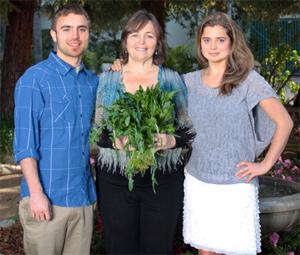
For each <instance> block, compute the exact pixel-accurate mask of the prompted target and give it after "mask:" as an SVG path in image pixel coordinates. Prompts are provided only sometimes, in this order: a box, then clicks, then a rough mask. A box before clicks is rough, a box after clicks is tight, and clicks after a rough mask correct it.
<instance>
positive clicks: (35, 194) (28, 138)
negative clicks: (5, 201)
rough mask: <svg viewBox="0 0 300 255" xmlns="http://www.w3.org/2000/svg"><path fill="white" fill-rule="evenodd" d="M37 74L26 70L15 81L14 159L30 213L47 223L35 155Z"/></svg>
mask: <svg viewBox="0 0 300 255" xmlns="http://www.w3.org/2000/svg"><path fill="white" fill-rule="evenodd" d="M37 76H38V75H37V74H36V73H35V72H34V71H32V70H31V71H27V72H26V73H25V74H24V75H22V77H21V78H20V79H19V80H18V82H17V85H16V90H15V112H14V124H15V132H14V156H15V160H16V162H18V163H20V165H21V168H22V172H23V174H24V177H25V179H26V182H27V184H28V188H29V195H30V209H31V214H32V216H33V217H34V218H36V219H37V220H49V219H50V218H51V215H50V203H49V200H48V198H47V197H46V196H45V194H44V192H43V188H42V185H41V182H40V179H39V174H38V167H37V161H38V160H39V158H40V155H39V150H38V148H39V137H40V129H39V118H40V116H41V115H42V112H43V109H44V102H43V97H42V94H41V92H40V89H39V86H38V82H37Z"/></svg>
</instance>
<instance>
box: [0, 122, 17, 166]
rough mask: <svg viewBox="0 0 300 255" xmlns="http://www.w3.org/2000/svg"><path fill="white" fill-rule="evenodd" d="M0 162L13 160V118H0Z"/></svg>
mask: <svg viewBox="0 0 300 255" xmlns="http://www.w3.org/2000/svg"><path fill="white" fill-rule="evenodd" d="M0 121H1V122H0V123H1V128H0V140H1V143H0V162H1V163H7V162H11V161H13V156H12V155H13V139H14V123H13V119H6V118H3V117H2V118H1V119H0Z"/></svg>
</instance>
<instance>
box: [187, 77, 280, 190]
mask: <svg viewBox="0 0 300 255" xmlns="http://www.w3.org/2000/svg"><path fill="white" fill-rule="evenodd" d="M201 73H202V71H196V72H192V73H188V74H186V75H184V80H185V83H186V85H187V88H188V92H189V93H188V94H189V96H188V102H189V115H190V117H191V119H192V121H193V124H194V127H195V129H196V131H197V136H196V138H195V140H194V143H193V152H192V156H191V159H190V161H189V163H188V165H187V167H186V168H187V171H188V173H189V174H191V175H192V176H194V177H196V178H198V179H199V180H201V181H204V182H208V183H215V184H234V183H240V182H244V180H242V181H241V180H239V179H238V178H237V177H236V176H235V173H236V171H237V168H236V165H237V164H238V163H239V162H241V161H254V160H255V157H256V156H258V155H259V154H260V153H261V152H262V151H263V150H264V149H265V148H266V146H267V145H268V144H269V143H270V141H271V139H272V136H273V134H274V131H275V124H274V123H273V122H272V121H271V120H270V119H269V117H268V116H267V115H266V114H265V113H264V112H263V111H262V109H261V108H260V107H259V106H258V104H259V102H260V101H261V100H263V99H266V98H269V97H274V98H277V95H276V93H275V92H274V90H273V89H272V88H271V86H270V85H269V84H268V83H267V82H266V81H265V80H264V78H263V77H262V76H260V75H259V74H258V73H257V72H255V71H251V72H250V73H249V75H248V77H247V78H246V80H245V81H243V82H242V83H241V84H240V85H239V86H238V87H237V88H235V89H234V90H233V91H232V94H231V95H229V96H220V95H219V89H216V88H211V87H208V86H207V85H205V84H203V82H202V79H201ZM254 183H257V180H254Z"/></svg>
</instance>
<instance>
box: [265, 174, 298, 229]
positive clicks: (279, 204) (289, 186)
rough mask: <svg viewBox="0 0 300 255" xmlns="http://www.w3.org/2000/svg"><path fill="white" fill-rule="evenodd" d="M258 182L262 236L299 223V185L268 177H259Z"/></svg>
mask: <svg viewBox="0 0 300 255" xmlns="http://www.w3.org/2000/svg"><path fill="white" fill-rule="evenodd" d="M259 182H260V194H259V197H260V204H259V208H260V213H261V214H260V223H261V230H262V234H268V233H271V232H277V231H282V230H287V229H288V228H289V227H291V226H292V225H294V224H297V223H300V184H299V183H296V182H290V181H285V180H281V179H278V178H274V177H270V176H262V177H259Z"/></svg>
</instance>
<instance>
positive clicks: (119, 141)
mask: <svg viewBox="0 0 300 255" xmlns="http://www.w3.org/2000/svg"><path fill="white" fill-rule="evenodd" d="M127 143H128V136H120V137H118V138H116V140H115V142H114V143H113V146H114V148H115V149H117V150H125V146H126V144H127ZM134 150H135V148H133V147H131V146H129V148H128V151H134Z"/></svg>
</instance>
